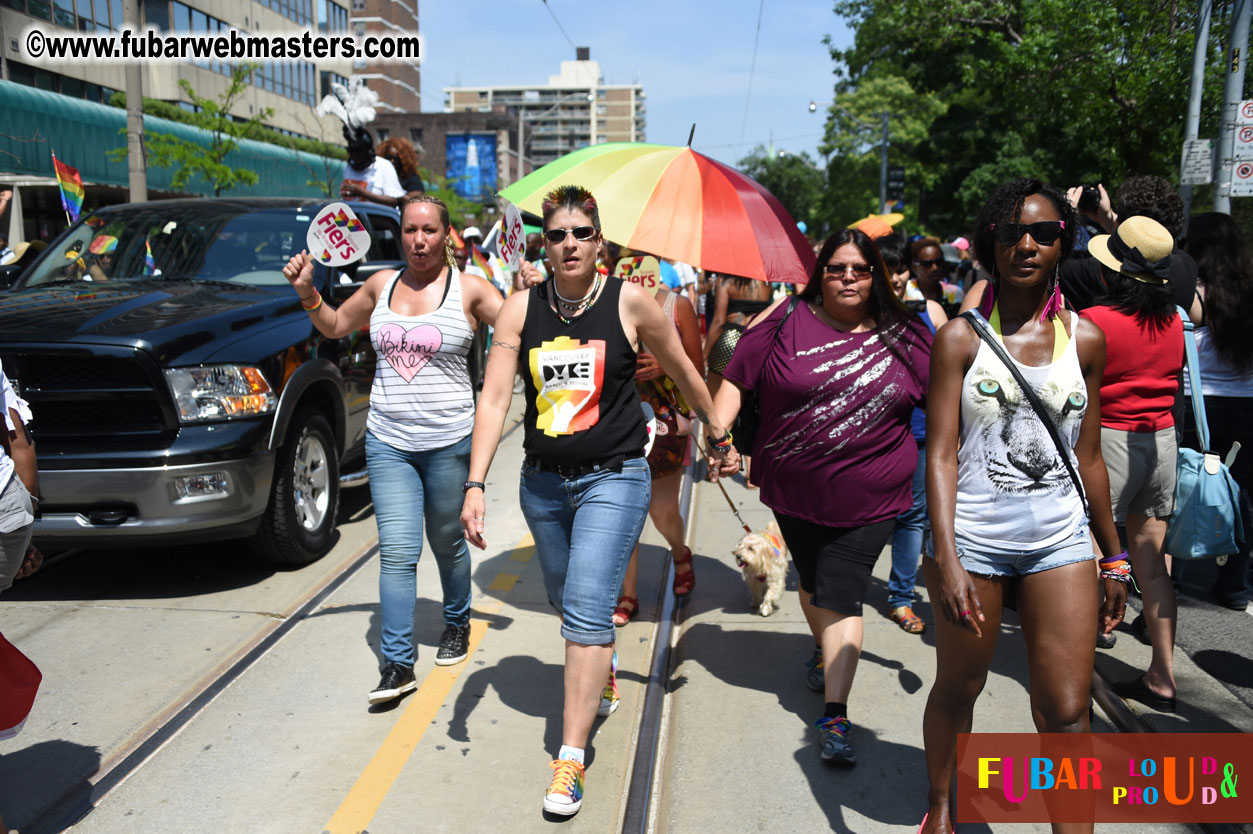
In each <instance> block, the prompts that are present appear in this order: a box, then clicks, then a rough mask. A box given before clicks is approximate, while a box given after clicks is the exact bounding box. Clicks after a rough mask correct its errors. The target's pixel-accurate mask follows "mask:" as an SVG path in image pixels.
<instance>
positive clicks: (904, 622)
mask: <svg viewBox="0 0 1253 834" xmlns="http://www.w3.org/2000/svg"><path fill="white" fill-rule="evenodd" d="M892 622H894V623H896V624H897V625H898V626H900V627H901V631H904V632H906V633H907V634H922V632H923V631H925V630H926V628H927V624H926V623H924V622H923V621H922V617H919V616H918V615H917V614H915V613H914V609H912V608H910V607H909V606H908V605H901V606H898V607H896V608H893V609H892Z"/></svg>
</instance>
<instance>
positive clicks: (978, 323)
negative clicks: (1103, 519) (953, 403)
mask: <svg viewBox="0 0 1253 834" xmlns="http://www.w3.org/2000/svg"><path fill="white" fill-rule="evenodd" d="M961 317H962V318H964V319H966V321H968V322H970V326H971V327H973V328H974V329H975V333H977V334H979V338H980V339H982V340H983V341H984V342H986V343H987V345H988V347H990V348H992V352H993V353H995V354H996V356H997V358H998V359H1000V360H1001V362H1003V363H1004V365H1005V367H1006V368H1009V372H1010V373H1011V374H1013V376H1014V381H1015V382H1017V383H1018V388H1019V389H1020V390H1021V391H1022V395H1023V396H1024V397H1026V398H1027V402H1029V403H1031V408H1032V410H1034V411H1035V414H1036V416H1037V417H1039V418H1040V422H1041V423H1043V424H1044V428H1045V430H1046V431H1047V432H1048V433H1049V437H1051V438H1053V445H1054V446H1056V447H1057V453H1058V454H1059V455H1061V458H1062V463H1063V464H1065V465H1066V471H1067V472H1068V473H1070V480H1072V481H1074V483H1075V489H1077V490H1079V501H1080V502H1081V503H1082V504H1083V513H1084V515H1086V516H1088V517H1089V518H1091V516H1092V513H1091V512H1090V511H1089V509H1088V496H1087V493H1085V492H1084V491H1083V482H1082V481H1080V480H1079V473H1078V472H1076V471H1075V467H1074V466H1072V465H1071V463H1070V455H1069V453H1068V452H1069V450H1068V449H1067V448H1066V446H1065V445H1064V444H1063V443H1062V436H1061V435H1060V434H1059V433H1058V431H1057V424H1056V423H1054V422H1053V418H1052V417H1050V416H1049V414H1048V412H1047V411H1046V410H1045V408H1044V403H1042V402H1040V397H1039V395H1037V394H1036V392H1035V389H1034V388H1033V387H1032V386H1031V384H1030V383H1028V382H1027V380H1026V379H1024V378H1023V375H1022V371H1020V370H1018V365H1017V364H1016V363H1015V362H1014V360H1013V359H1011V358H1010V356H1009V353H1007V352H1006V350H1005V346H1004V345H1002V344H1001V342H1000V340H999V339H997V338H996V334H994V333H993V332H992V328H991V327H989V326H988V323H987V321H986V320H985V319H984V318H983V316H981V315H979V313H978V312H977V311H975V310H967V311H966V312H964V313H962V314H961ZM1071 338H1074V336H1073V335H1072V336H1071Z"/></svg>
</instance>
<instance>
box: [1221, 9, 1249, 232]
mask: <svg viewBox="0 0 1253 834" xmlns="http://www.w3.org/2000/svg"><path fill="white" fill-rule="evenodd" d="M1251 4H1253V0H1235V7H1234V10H1233V11H1232V15H1231V46H1230V48H1229V49H1228V52H1227V61H1226V63H1225V64H1223V66H1224V67H1225V69H1226V73H1227V77H1226V81H1225V82H1224V83H1223V123H1222V133H1221V141H1220V142H1219V146H1218V154H1217V155H1216V156H1215V158H1214V159H1215V164H1216V165H1217V166H1218V167H1217V169H1216V171H1215V176H1214V211H1221V212H1223V213H1224V214H1230V213H1231V171H1232V168H1233V167H1234V166H1233V164H1232V158H1233V157H1234V156H1235V149H1236V122H1237V121H1238V119H1239V112H1238V111H1239V109H1240V98H1241V96H1243V95H1244V59H1245V53H1246V52H1248V51H1249V11H1250V9H1253V5H1251Z"/></svg>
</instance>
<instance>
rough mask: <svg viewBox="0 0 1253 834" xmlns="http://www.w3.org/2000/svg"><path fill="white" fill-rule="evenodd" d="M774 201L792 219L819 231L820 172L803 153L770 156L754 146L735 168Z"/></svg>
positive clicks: (820, 216)
mask: <svg viewBox="0 0 1253 834" xmlns="http://www.w3.org/2000/svg"><path fill="white" fill-rule="evenodd" d="M736 167H738V168H739V169H740V170H741V171H743V172H744V173H745V174H748V175H749V176H750V177H752V178H753V179H755V180H757V182H759V183H760V184H761V185H762V186H764V187H765V188H766V190H767V191H769V192H770V193H771V194H773V195H774V196H775V197H776V198H778V200H779V202H780V203H782V204H783V207H784V208H785V209H787V211H788V214H790V215H792V217H793V219H795V220H800V221H803V222H804V223H805V225H806V226H808V227H809V229H810V230H811V233H817V232H818V231H819V229H821V228H822V221H823V215H822V211H821V208H822V170H821V169H820V168H818V167H817V166H816V165H815V164H814V161H813V159H811V158H810V156H809V154H807V153H800V154H794V153H787V152H771V151H769V150H767V149H766V148H765V147H764V146H762V145H758V146H757V147H756V148H754V149H753V150H752V152H751V153H750V154H749V155H748V156H746V157H744V158H743V159H741V160H740V161H739V163H738V164H737V166H736Z"/></svg>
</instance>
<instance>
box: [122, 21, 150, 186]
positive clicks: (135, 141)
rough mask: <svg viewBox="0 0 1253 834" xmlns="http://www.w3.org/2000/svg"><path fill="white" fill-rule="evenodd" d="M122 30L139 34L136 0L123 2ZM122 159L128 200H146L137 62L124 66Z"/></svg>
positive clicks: (140, 76) (141, 90) (141, 91)
mask: <svg viewBox="0 0 1253 834" xmlns="http://www.w3.org/2000/svg"><path fill="white" fill-rule="evenodd" d="M123 17H124V18H125V20H126V27H127V28H128V29H130V30H132V31H134V32H139V31H140V30H141V29H142V28H143V26H142V25H141V24H140V21H139V0H126V6H125V9H124V11H123ZM126 150H127V153H126V159H127V165H128V167H129V168H130V201H131V202H132V203H142V202H145V201H147V199H148V167H147V165H146V164H145V162H144V87H143V70H142V68H141V67H140V66H139V64H138V63H135V62H133V61H132V62H131V63H129V64H127V65H126Z"/></svg>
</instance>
